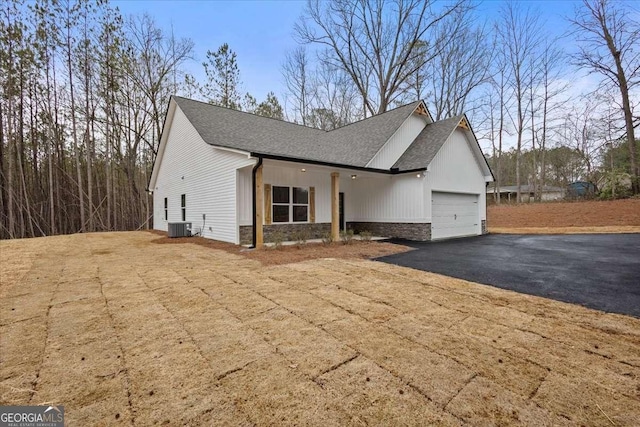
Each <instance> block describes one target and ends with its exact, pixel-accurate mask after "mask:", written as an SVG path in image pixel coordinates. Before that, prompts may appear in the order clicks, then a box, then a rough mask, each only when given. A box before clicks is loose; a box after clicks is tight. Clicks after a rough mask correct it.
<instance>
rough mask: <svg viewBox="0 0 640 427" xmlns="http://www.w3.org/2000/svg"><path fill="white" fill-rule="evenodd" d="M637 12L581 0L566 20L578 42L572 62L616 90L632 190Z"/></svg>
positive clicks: (637, 175) (638, 172) (639, 79)
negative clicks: (632, 96) (633, 95)
mask: <svg viewBox="0 0 640 427" xmlns="http://www.w3.org/2000/svg"><path fill="white" fill-rule="evenodd" d="M637 16H638V15H637V11H636V12H635V13H633V11H632V10H631V9H630V8H628V7H627V6H626V5H625V4H624V3H623V2H612V1H609V0H583V3H582V7H580V8H579V9H576V14H575V17H574V18H573V19H571V20H570V22H571V23H572V24H573V26H574V28H575V30H576V38H577V40H578V42H579V45H580V50H579V52H578V53H577V54H575V55H574V60H575V62H576V64H577V65H578V66H580V67H583V68H586V69H589V70H590V71H591V72H593V73H598V74H601V75H603V76H604V77H605V85H606V86H611V87H615V88H617V90H619V91H620V104H621V109H622V113H623V116H624V128H625V130H626V137H627V142H628V145H629V156H630V167H631V171H630V172H631V176H632V190H633V193H634V194H639V193H640V168H639V164H638V157H637V153H636V144H635V135H634V117H633V106H632V105H631V100H630V95H629V92H630V91H631V90H633V88H634V87H636V86H637V85H639V84H640V49H638V46H640V22H638V21H637V19H636V18H634V17H637ZM636 120H637V118H636Z"/></svg>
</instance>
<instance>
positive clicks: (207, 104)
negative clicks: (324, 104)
mask: <svg viewBox="0 0 640 427" xmlns="http://www.w3.org/2000/svg"><path fill="white" fill-rule="evenodd" d="M171 97H172V98H181V99H184V100H186V101H191V102H197V103H199V104H204V105H206V106H209V107H216V108H221V109H223V110H229V111H235V112H237V113H244V114H248V115H250V116H254V117H262V118H263V119H269V120H275V121H277V122H280V123H286V124H289V125H295V126H300V127H302V128H305V129H310V130H314V131H318V132H324V133H328V132H329V131H326V130H323V129H318V128H314V127H311V126H307V125H302V124H300V123H295V122H290V121H288V120H284V119H276V118H275V117H267V116H261V115H260V114H255V113H250V112H248V111H242V110H236V109H235V108H229V107H223V106H222V105H216V104H211V103H209V102H206V101H200V100H199V99H192V98H185V97H184V96H179V95H171Z"/></svg>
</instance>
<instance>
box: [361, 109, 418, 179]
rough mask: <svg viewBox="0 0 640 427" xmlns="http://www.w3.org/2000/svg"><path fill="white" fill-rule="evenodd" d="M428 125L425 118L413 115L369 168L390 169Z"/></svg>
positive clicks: (372, 161)
mask: <svg viewBox="0 0 640 427" xmlns="http://www.w3.org/2000/svg"><path fill="white" fill-rule="evenodd" d="M426 125H427V121H426V119H425V118H424V117H422V116H419V115H417V114H412V115H411V116H409V117H407V120H405V121H404V123H403V124H402V125H401V126H400V127H399V128H398V130H397V131H396V132H395V133H394V134H393V135H392V136H391V138H389V140H388V141H387V142H386V143H385V144H384V145H383V146H382V148H381V149H380V151H378V152H377V153H376V155H375V156H374V157H373V159H371V161H369V163H368V164H367V167H370V168H376V169H390V168H391V167H392V166H393V165H394V164H395V163H396V162H397V161H398V159H399V158H400V156H402V154H404V152H405V151H407V148H409V146H410V145H411V143H412V142H413V141H414V140H415V139H416V137H417V136H418V134H420V132H422V129H424V127H425V126H426Z"/></svg>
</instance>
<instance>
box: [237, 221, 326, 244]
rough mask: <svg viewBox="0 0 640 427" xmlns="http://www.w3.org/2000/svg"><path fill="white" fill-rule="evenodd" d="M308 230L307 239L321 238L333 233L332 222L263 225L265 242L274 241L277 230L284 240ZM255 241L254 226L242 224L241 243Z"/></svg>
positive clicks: (289, 239) (293, 238)
mask: <svg viewBox="0 0 640 427" xmlns="http://www.w3.org/2000/svg"><path fill="white" fill-rule="evenodd" d="M303 230H304V231H306V233H307V236H306V237H307V239H321V238H322V237H323V236H324V235H325V234H328V233H331V223H328V222H326V223H315V224H310V223H299V224H270V225H264V226H262V233H263V236H264V242H265V243H271V242H273V235H274V233H276V232H280V233H282V238H283V241H295V240H296V237H295V234H296V233H297V232H300V231H303ZM251 243H253V226H252V225H241V226H240V244H241V245H250V244H251Z"/></svg>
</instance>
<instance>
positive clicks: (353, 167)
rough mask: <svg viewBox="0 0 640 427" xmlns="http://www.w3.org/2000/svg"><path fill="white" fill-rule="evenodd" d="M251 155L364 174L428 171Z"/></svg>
mask: <svg viewBox="0 0 640 427" xmlns="http://www.w3.org/2000/svg"><path fill="white" fill-rule="evenodd" d="M249 155H250V156H251V157H256V158H263V159H269V160H280V161H283V162H294V163H304V164H309V165H318V166H327V167H334V168H340V169H349V170H357V171H363V172H374V173H380V174H386V175H401V174H405V173H412V172H419V171H424V170H426V169H427V168H426V167H425V168H418V169H410V170H399V169H398V168H391V169H378V168H370V167H367V166H356V165H347V164H343V163H333V162H324V161H321V160H313V159H302V158H298V157H291V156H280V155H276V154H269V153H258V152H251V153H249Z"/></svg>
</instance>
